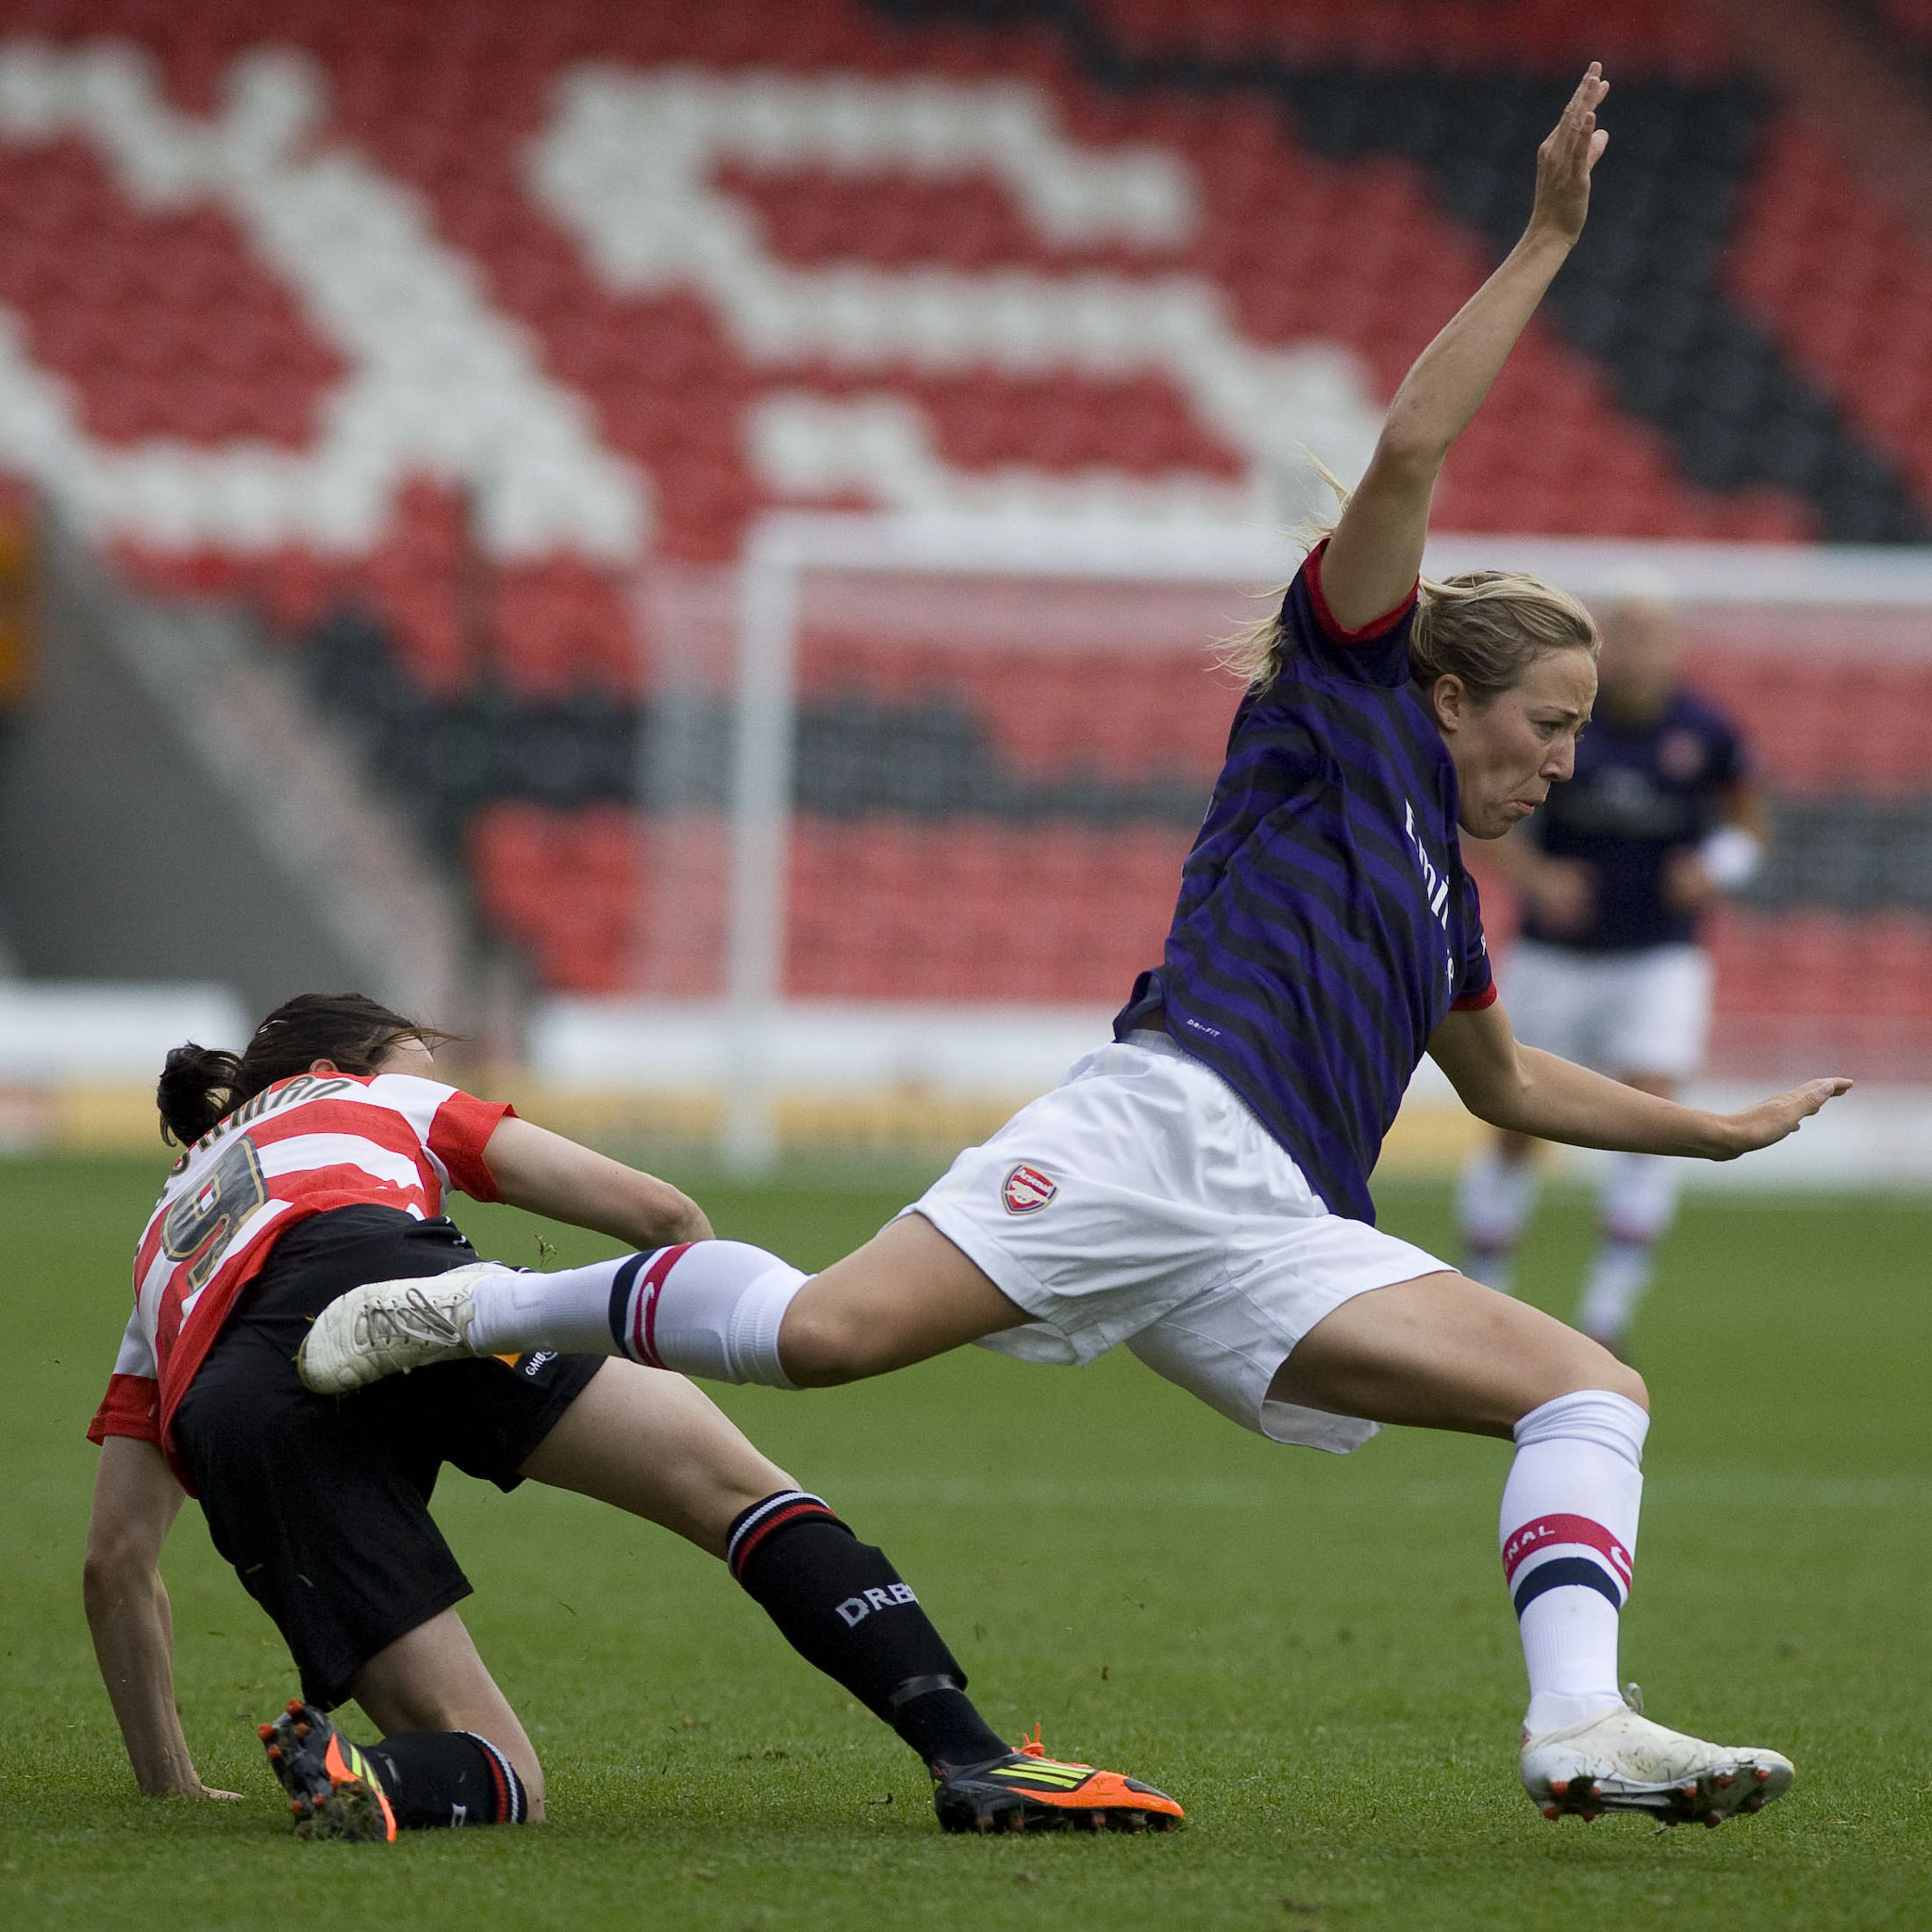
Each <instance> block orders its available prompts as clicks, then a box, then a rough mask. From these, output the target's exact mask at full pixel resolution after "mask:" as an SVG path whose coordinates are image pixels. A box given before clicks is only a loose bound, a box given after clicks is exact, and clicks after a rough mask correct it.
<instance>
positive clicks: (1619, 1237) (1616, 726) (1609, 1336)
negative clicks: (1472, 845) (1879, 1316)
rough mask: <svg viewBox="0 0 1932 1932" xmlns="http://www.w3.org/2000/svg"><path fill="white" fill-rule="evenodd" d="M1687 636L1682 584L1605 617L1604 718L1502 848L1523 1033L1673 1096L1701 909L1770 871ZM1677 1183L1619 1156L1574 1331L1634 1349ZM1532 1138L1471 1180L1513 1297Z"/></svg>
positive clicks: (1506, 982) (1735, 751)
mask: <svg viewBox="0 0 1932 1932" xmlns="http://www.w3.org/2000/svg"><path fill="white" fill-rule="evenodd" d="M1682 641H1683V631H1682V626H1681V624H1680V622H1679V619H1678V616H1677V612H1676V609H1675V607H1674V604H1673V602H1672V600H1671V595H1670V590H1669V586H1668V585H1667V584H1666V583H1664V582H1663V581H1662V580H1661V579H1660V578H1659V579H1657V580H1656V581H1652V582H1646V583H1643V584H1641V585H1639V584H1632V585H1631V586H1630V587H1629V588H1628V590H1627V591H1625V592H1624V595H1623V596H1622V597H1620V598H1619V599H1618V601H1617V602H1616V603H1615V604H1614V605H1613V606H1612V607H1611V608H1609V609H1608V610H1607V612H1606V614H1605V620H1604V642H1603V652H1602V655H1601V657H1600V658H1599V660H1598V664H1597V698H1596V709H1595V711H1594V713H1593V714H1592V718H1591V727H1590V729H1589V730H1588V731H1586V732H1585V733H1584V734H1583V736H1582V737H1581V739H1579V740H1578V741H1577V746H1576V775H1575V776H1574V778H1572V779H1570V780H1569V781H1568V782H1567V783H1564V784H1560V785H1557V786H1554V787H1553V788H1552V789H1551V791H1550V795H1549V797H1548V799H1547V800H1545V801H1544V803H1543V806H1542V808H1541V810H1539V811H1538V812H1537V813H1536V815H1535V816H1534V817H1533V818H1531V819H1529V820H1528V821H1527V822H1526V823H1525V824H1523V825H1522V826H1520V827H1519V828H1518V829H1517V830H1516V831H1515V832H1513V833H1511V834H1510V835H1509V837H1507V839H1504V840H1501V841H1498V843H1497V845H1496V847H1495V848H1494V852H1493V856H1492V860H1491V862H1492V863H1493V865H1494V867H1495V869H1496V870H1497V871H1498V872H1499V873H1501V874H1503V876H1504V877H1505V878H1507V880H1508V881H1509V882H1510V883H1511V884H1512V885H1513V886H1514V887H1515V888H1516V890H1517V891H1518V893H1519V894H1520V895H1521V897H1522V902H1523V931H1522V936H1521V938H1520V939H1519V940H1518V941H1517V943H1516V947H1515V949H1514V951H1513V952H1512V953H1511V955H1510V957H1509V959H1508V962H1507V966H1506V968H1505V971H1504V975H1503V987H1504V991H1505V993H1506V994H1507V998H1508V1002H1509V1017H1510V1020H1511V1022H1512V1023H1513V1024H1514V1025H1515V1028H1516V1037H1517V1038H1518V1039H1519V1040H1520V1041H1523V1042H1524V1045H1526V1046H1537V1047H1541V1048H1542V1049H1543V1051H1544V1052H1546V1053H1554V1054H1560V1055H1561V1056H1562V1057H1563V1058H1565V1059H1569V1060H1576V1061H1578V1062H1580V1063H1581V1064H1582V1065H1584V1066H1586V1067H1593V1068H1595V1069H1596V1071H1597V1072H1598V1073H1602V1074H1609V1075H1610V1076H1611V1077H1612V1078H1613V1079H1617V1080H1622V1081H1624V1083H1625V1084H1626V1085H1628V1086H1631V1087H1635V1088H1638V1089H1639V1090H1640V1091H1642V1092H1645V1093H1655V1094H1658V1095H1660V1096H1662V1097H1663V1098H1664V1099H1670V1098H1671V1097H1673V1096H1674V1093H1675V1092H1676V1090H1677V1085H1678V1083H1679V1082H1680V1081H1682V1080H1686V1079H1688V1078H1690V1077H1691V1075H1692V1074H1695V1073H1696V1071H1697V1069H1698V1066H1699V1063H1700V1062H1701V1061H1702V1059H1703V1058H1704V1043H1705V1036H1706V1034H1707V1031H1708V1029H1709V1024H1710V996H1711V962H1710V956H1709V955H1708V954H1707V952H1706V951H1705V950H1704V948H1703V947H1702V946H1700V945H1699V944H1698V943H1697V932H1698V925H1699V923H1700V921H1701V920H1702V918H1703V916H1704V914H1705V913H1706V912H1707V910H1708V909H1709V908H1711V907H1712V906H1713V905H1715V904H1716V903H1717V902H1718V900H1719V899H1720V898H1721V897H1722V896H1723V895H1724V893H1725V892H1728V891H1737V890H1738V888H1739V887H1740V886H1742V885H1743V884H1745V882H1746V881H1747V880H1749V878H1750V877H1751V875H1752V874H1753V873H1754V872H1755V871H1756V870H1757V864H1758V860H1759V858H1760V857H1761V856H1762V853H1763V850H1764V845H1765V842H1766V839H1767V836H1768V815H1767V813H1766V810H1765V807H1764V802H1763V799H1762V797H1761V796H1760V794H1759V792H1758V791H1757V787H1756V786H1755V785H1754V784H1753V782H1752V780H1751V777H1750V774H1749V770H1748V763H1747V760H1746V758H1745V755H1744V751H1743V748H1742V746H1741V744H1740V741H1739V737H1738V733H1737V731H1736V729H1735V728H1734V726H1733V725H1732V724H1731V722H1730V721H1729V719H1727V718H1726V717H1725V716H1724V714H1723V712H1721V711H1720V710H1718V709H1717V708H1716V707H1714V706H1713V705H1711V704H1710V703H1708V702H1707V700H1705V699H1704V698H1702V697H1700V696H1698V695H1697V694H1696V693H1695V692H1694V691H1691V690H1689V689H1687V688H1686V687H1685V686H1684V685H1683V684H1682V683H1681V682H1680V681H1679V679H1678V675H1677V672H1678V659H1679V657H1680V655H1681V650H1682ZM1680 1180H1681V1174H1680V1170H1679V1167H1678V1164H1677V1163H1676V1162H1675V1161H1674V1160H1672V1159H1670V1158H1667V1157H1665V1156H1663V1155H1657V1154H1619V1155H1615V1156H1613V1157H1612V1158H1611V1160H1610V1163H1609V1167H1608V1170H1607V1174H1606V1176H1605V1179H1604V1182H1603V1187H1602V1193H1601V1208H1602V1219H1603V1227H1602V1236H1601V1239H1600V1241H1599V1243H1598V1246H1597V1251H1596V1256H1595V1258H1594V1259H1593V1261H1592V1262H1591V1269H1590V1275H1589V1278H1588V1280H1587V1281H1586V1283H1585V1285H1584V1291H1583V1299H1582V1302H1581V1305H1580V1306H1579V1307H1578V1309H1577V1313H1576V1325H1577V1326H1578V1327H1579V1328H1581V1329H1582V1330H1583V1332H1584V1333H1585V1334H1586V1335H1589V1336H1591V1338H1592V1339H1593V1340H1595V1341H1600V1342H1602V1343H1603V1344H1604V1346H1605V1347H1606V1348H1607V1349H1610V1350H1611V1351H1612V1352H1613V1353H1616V1354H1619V1355H1621V1354H1622V1353H1623V1352H1624V1336H1625V1334H1626V1333H1627V1332H1628V1330H1629V1326H1630V1321H1631V1317H1632V1315H1633V1314H1634V1313H1635V1312H1636V1307H1637V1303H1638V1299H1639V1297H1640V1296H1641V1294H1642V1293H1643V1291H1644V1289H1645V1287H1646V1286H1647V1285H1648V1284H1649V1281H1650V1277H1651V1270H1652V1262H1653V1256H1654V1252H1655V1249H1656V1246H1657V1241H1659V1240H1661V1239H1662V1237H1663V1235H1664V1233H1665V1231H1666V1230H1667V1229H1668V1228H1669V1226H1670V1224H1671V1221H1672V1218H1673V1216H1674V1213H1675V1211H1676V1205H1677V1190H1678V1187H1679V1185H1680ZM1536 1190H1537V1163H1536V1146H1535V1143H1534V1142H1533V1141H1531V1140H1530V1139H1529V1138H1528V1137H1527V1136H1526V1135H1524V1134H1515V1133H1501V1134H1497V1135H1495V1136H1494V1137H1493V1139H1492V1140H1491V1141H1490V1142H1489V1144H1488V1145H1486V1146H1485V1147H1483V1148H1482V1149H1481V1150H1480V1151H1479V1152H1478V1153H1476V1154H1475V1155H1474V1156H1473V1157H1472V1158H1471V1159H1470V1161H1469V1163H1468V1165H1467V1166H1466V1167H1465V1168H1464V1170H1463V1173H1462V1180H1461V1186H1460V1188H1459V1189H1458V1191H1457V1215H1458V1220H1459V1223H1460V1226H1461V1232H1462V1243H1463V1250H1464V1260H1463V1273H1464V1274H1469V1275H1472V1276H1474V1278H1475V1279H1476V1280H1478V1281H1484V1282H1487V1283H1488V1284H1489V1285H1490V1286H1491V1288H1495V1289H1501V1290H1503V1291H1505V1292H1506V1293H1507V1291H1509V1289H1510V1286H1511V1275H1512V1273H1513V1264H1514V1260H1515V1254H1516V1244H1517V1241H1518V1240H1519V1239H1520V1238H1521V1236H1522V1233H1523V1229H1524V1224H1525V1223H1526V1222H1527V1221H1528V1219H1529V1215H1530V1211H1531V1209H1532V1208H1533V1207H1534V1205H1535V1201H1536Z"/></svg>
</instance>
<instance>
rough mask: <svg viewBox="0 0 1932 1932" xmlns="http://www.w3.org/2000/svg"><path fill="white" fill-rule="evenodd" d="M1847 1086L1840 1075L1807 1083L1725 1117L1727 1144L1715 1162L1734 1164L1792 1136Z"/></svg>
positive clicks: (1848, 1087) (1847, 1083)
mask: <svg viewBox="0 0 1932 1932" xmlns="http://www.w3.org/2000/svg"><path fill="white" fill-rule="evenodd" d="M1851 1084H1852V1083H1851V1082H1850V1081H1849V1080H1847V1079H1845V1078H1844V1077H1843V1075H1842V1074H1839V1075H1834V1076H1833V1077H1832V1078H1830V1079H1827V1080H1807V1081H1806V1082H1805V1084H1804V1085H1803V1086H1802V1087H1794V1088H1792V1089H1791V1091H1790V1092H1789V1093H1778V1094H1774V1095H1773V1096H1772V1098H1771V1099H1769V1100H1761V1101H1759V1102H1758V1104H1757V1106H1756V1107H1747V1108H1745V1109H1744V1111H1743V1112H1742V1113H1733V1114H1726V1115H1724V1125H1725V1127H1727V1128H1728V1129H1729V1130H1730V1133H1729V1137H1728V1144H1727V1145H1726V1146H1725V1148H1724V1152H1722V1153H1721V1154H1719V1155H1717V1156H1716V1157H1715V1158H1717V1159H1719V1160H1735V1159H1737V1158H1738V1156H1739V1155H1740V1154H1753V1153H1756V1152H1757V1149H1758V1148H1760V1147H1771V1146H1774V1145H1775V1144H1776V1143H1777V1142H1778V1141H1782V1140H1783V1139H1784V1138H1785V1136H1786V1135H1788V1134H1795V1133H1796V1132H1797V1131H1798V1126H1799V1124H1800V1123H1801V1122H1804V1121H1807V1120H1809V1119H1810V1118H1811V1116H1812V1115H1813V1114H1814V1113H1816V1112H1817V1111H1818V1109H1819V1108H1821V1107H1823V1106H1824V1103H1825V1102H1826V1101H1827V1100H1834V1099H1836V1098H1837V1097H1838V1095H1840V1093H1843V1092H1845V1091H1848V1090H1849V1089H1850V1087H1851Z"/></svg>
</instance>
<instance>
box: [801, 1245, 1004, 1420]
mask: <svg viewBox="0 0 1932 1932" xmlns="http://www.w3.org/2000/svg"><path fill="white" fill-rule="evenodd" d="M1026 1319H1027V1316H1026V1312H1025V1310H1024V1308H1021V1307H1018V1306H1017V1305H1016V1304H1015V1303H1013V1302H1011V1301H1008V1299H1007V1297H1006V1296H1005V1295H1004V1294H1002V1293H1001V1292H1000V1291H999V1290H998V1289H997V1288H995V1287H994V1286H993V1284H992V1282H991V1280H990V1279H989V1278H988V1277H987V1275H985V1274H983V1273H981V1271H980V1270H979V1269H978V1268H977V1267H976V1266H975V1265H974V1263H973V1262H972V1261H970V1260H969V1259H968V1258H967V1257H966V1256H965V1254H964V1253H963V1252H962V1251H961V1250H960V1249H958V1248H957V1247H955V1246H954V1244H953V1243H952V1242H951V1241H948V1240H947V1239H946V1237H945V1236H944V1235H942V1234H941V1233H940V1231H939V1229H938V1228H936V1227H934V1226H933V1224H931V1223H930V1222H929V1221H926V1220H924V1218H923V1217H922V1216H920V1215H917V1214H908V1215H905V1216H903V1217H902V1218H901V1219H899V1220H897V1221H895V1222H893V1223H892V1224H891V1226H890V1227H888V1228H886V1229H885V1230H884V1232H883V1233H881V1234H878V1235H876V1236H874V1239H873V1240H871V1241H868V1242H867V1243H866V1244H865V1246H864V1247H862V1248H860V1249H859V1250H858V1253H857V1254H853V1255H848V1256H846V1257H845V1258H844V1259H843V1260H842V1261H838V1262H835V1263H834V1264H833V1265H832V1266H831V1267H830V1268H827V1269H826V1270H825V1272H824V1274H818V1275H814V1276H813V1277H812V1278H811V1279H810V1280H809V1281H808V1282H807V1283H806V1284H805V1285H804V1286H803V1287H802V1288H801V1289H800V1290H799V1291H798V1292H797V1293H796V1294H795V1295H794V1296H793V1297H792V1299H791V1306H790V1307H788V1308H787V1309H786V1310H785V1320H784V1323H783V1324H782V1325H781V1327H780V1328H779V1331H778V1355H779V1358H780V1360H781V1361H782V1362H783V1364H784V1368H785V1373H786V1374H788V1375H789V1376H790V1377H791V1380H792V1381H793V1382H794V1383H796V1384H797V1385H798V1386H799V1387H800V1388H802V1389H828V1388H833V1387H835V1386H837V1385H838V1384H840V1383H841V1382H856V1381H858V1380H860V1379H862V1378H863V1377H864V1376H867V1375H880V1374H886V1373H887V1371H889V1370H891V1369H901V1368H905V1367H906V1366H907V1365H908V1363H910V1362H918V1361H924V1360H925V1358H926V1357H928V1356H935V1355H942V1354H944V1353H945V1351H946V1350H947V1349H951V1348H958V1347H960V1346H961V1345H962V1344H964V1343H966V1342H969V1341H978V1340H979V1338H980V1337H981V1336H982V1335H993V1334H996V1333H998V1332H999V1331H1000V1330H1001V1329H1003V1328H1014V1327H1017V1326H1019V1325H1020V1324H1021V1323H1023V1322H1024V1321H1025V1320H1026Z"/></svg>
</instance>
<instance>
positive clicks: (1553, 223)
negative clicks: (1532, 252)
mask: <svg viewBox="0 0 1932 1932" xmlns="http://www.w3.org/2000/svg"><path fill="white" fill-rule="evenodd" d="M1609 91H1610V84H1609V82H1608V81H1607V80H1606V79H1605V78H1604V77H1603V67H1602V65H1601V63H1599V62H1598V61H1595V60H1592V61H1591V63H1590V71H1589V72H1588V73H1587V74H1585V75H1584V76H1583V78H1582V79H1581V80H1580V81H1579V82H1578V83H1577V85H1576V92H1574V94H1572V95H1571V96H1570V105H1569V106H1568V107H1567V108H1564V109H1563V118H1562V119H1561V120H1560V121H1558V122H1557V125H1556V126H1555V127H1554V128H1552V129H1551V130H1550V135H1549V139H1548V140H1546V141H1545V142H1543V144H1542V146H1541V147H1540V148H1538V149H1537V151H1536V206H1535V208H1533V209H1532V210H1531V212H1530V217H1529V225H1530V228H1531V229H1532V230H1535V229H1538V228H1542V229H1544V230H1547V231H1549V232H1552V233H1555V234H1557V235H1559V236H1561V237H1562V239H1563V240H1564V241H1565V242H1574V241H1575V240H1576V238H1577V237H1578V236H1579V235H1580V234H1582V233H1583V223H1584V219H1585V217H1586V216H1587V215H1588V214H1589V213H1590V175H1591V169H1592V168H1594V167H1595V166H1596V164H1597V161H1598V159H1599V158H1600V157H1601V156H1602V154H1603V151H1604V149H1605V148H1606V147H1607V146H1608V145H1609V140H1610V137H1609V133H1608V131H1607V129H1605V128H1602V127H1599V126H1598V125H1596V110H1597V108H1598V107H1599V106H1600V105H1601V104H1602V101H1603V97H1604V96H1605V95H1606V94H1607V93H1608V92H1609Z"/></svg>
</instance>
